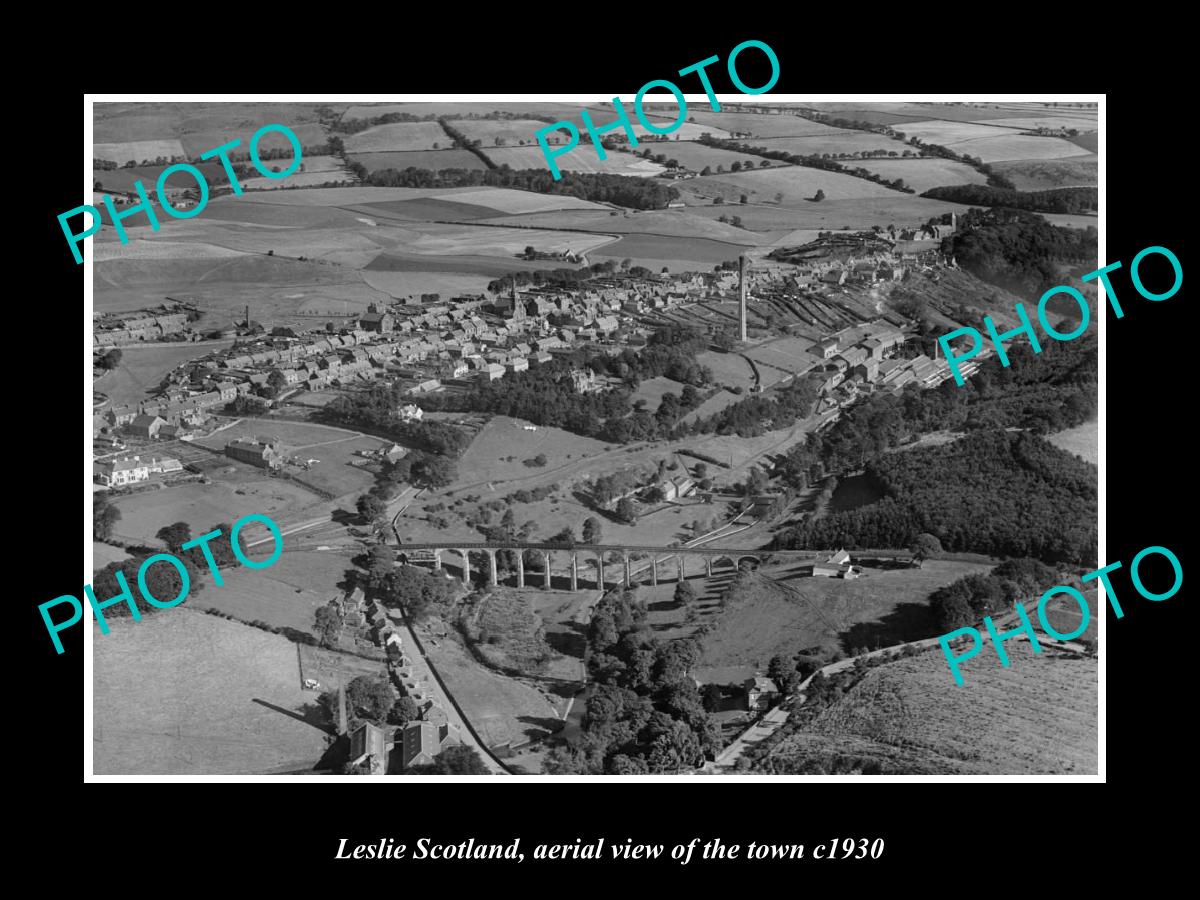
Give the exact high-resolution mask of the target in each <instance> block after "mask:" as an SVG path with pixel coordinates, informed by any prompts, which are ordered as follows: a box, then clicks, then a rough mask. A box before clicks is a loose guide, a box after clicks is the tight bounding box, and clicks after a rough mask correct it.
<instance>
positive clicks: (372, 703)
mask: <svg viewBox="0 0 1200 900" xmlns="http://www.w3.org/2000/svg"><path fill="white" fill-rule="evenodd" d="M395 702H396V701H395V698H394V697H393V696H392V687H391V685H390V684H388V680H387V677H386V676H383V675H380V676H370V675H359V676H358V677H357V678H355V679H354V680H353V681H351V682H350V683H349V684H348V685H346V703H347V704H349V706H350V708H351V709H352V710H353V711H354V714H355V715H358V716H361V717H362V718H366V719H370V720H371V721H372V722H375V723H377V724H378V723H381V722H385V721H387V717H388V713H390V712H391V711H392V704H394V703H395Z"/></svg>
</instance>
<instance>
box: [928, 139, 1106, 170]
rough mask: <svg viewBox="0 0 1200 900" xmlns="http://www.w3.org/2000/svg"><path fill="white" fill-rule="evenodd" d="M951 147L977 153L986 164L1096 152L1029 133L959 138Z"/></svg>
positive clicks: (957, 150) (973, 153)
mask: <svg viewBox="0 0 1200 900" xmlns="http://www.w3.org/2000/svg"><path fill="white" fill-rule="evenodd" d="M950 149H952V150H954V151H955V152H956V153H966V154H967V155H969V156H976V157H978V158H979V159H982V160H983V161H984V162H985V163H991V162H1003V161H1006V160H1010V159H1065V158H1069V157H1072V156H1091V155H1092V151H1090V150H1087V149H1085V148H1083V147H1080V146H1079V145H1077V144H1073V143H1071V142H1070V141H1068V140H1064V139H1063V138H1056V137H1036V136H1034V135H1028V134H1010V135H1002V136H998V137H983V138H972V139H971V140H966V141H958V142H957V143H955V144H954V145H952V146H951V148H950Z"/></svg>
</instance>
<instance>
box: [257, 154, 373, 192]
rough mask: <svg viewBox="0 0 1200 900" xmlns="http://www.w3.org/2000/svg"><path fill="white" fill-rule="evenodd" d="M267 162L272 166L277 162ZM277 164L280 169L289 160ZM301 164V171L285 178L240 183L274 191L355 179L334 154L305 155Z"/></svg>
mask: <svg viewBox="0 0 1200 900" xmlns="http://www.w3.org/2000/svg"><path fill="white" fill-rule="evenodd" d="M268 164H269V165H272V166H273V165H276V164H277V163H275V162H270V163H268ZM278 165H279V166H280V167H281V171H282V169H285V168H287V167H288V166H289V165H291V161H290V160H280V161H279V162H278ZM301 165H303V166H304V169H303V170H302V171H296V172H293V173H292V174H291V175H289V176H288V177H287V178H246V179H243V180H242V182H241V183H242V185H243V186H244V187H245V188H246V189H247V190H255V191H274V190H279V189H280V188H299V187H310V186H313V185H320V184H325V183H326V182H327V181H354V180H355V179H354V178H353V177H352V176H351V175H350V173H349V172H347V171H346V168H345V166H343V165H342V161H341V160H340V159H339V158H338V157H336V156H306V157H304V159H303V160H302V161H301Z"/></svg>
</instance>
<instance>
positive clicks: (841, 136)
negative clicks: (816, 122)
mask: <svg viewBox="0 0 1200 900" xmlns="http://www.w3.org/2000/svg"><path fill="white" fill-rule="evenodd" d="M748 143H750V144H751V145H752V146H755V147H766V148H767V149H768V150H782V151H784V152H785V153H796V154H799V155H801V156H813V155H814V154H815V155H818V156H820V155H822V154H825V153H829V154H841V153H878V152H880V151H882V152H884V153H887V152H888V151H893V152H895V153H897V154H900V153H903V152H904V151H905V150H910V149H912V148H910V147H909V146H908V145H907V144H905V143H904V142H903V141H898V140H896V139H895V138H890V137H888V136H887V135H884V134H872V133H871V132H868V131H853V130H850V129H846V130H842V129H830V130H829V131H826V132H822V133H821V134H814V135H809V136H807V137H780V138H768V139H767V140H757V139H756V140H751V141H749V142H748Z"/></svg>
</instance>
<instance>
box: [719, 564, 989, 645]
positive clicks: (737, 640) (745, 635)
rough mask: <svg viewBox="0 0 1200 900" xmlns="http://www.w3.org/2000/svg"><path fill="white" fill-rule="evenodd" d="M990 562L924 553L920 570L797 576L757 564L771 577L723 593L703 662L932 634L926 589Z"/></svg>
mask: <svg viewBox="0 0 1200 900" xmlns="http://www.w3.org/2000/svg"><path fill="white" fill-rule="evenodd" d="M989 569H990V566H988V565H984V564H978V563H962V562H952V561H949V560H929V561H927V562H926V563H925V564H924V566H922V567H921V568H920V569H892V570H883V569H874V568H868V569H866V570H865V574H864V576H863V577H862V578H859V579H856V580H853V581H843V580H841V579H837V578H810V577H801V576H799V575H798V574H797V573H796V571H795V570H796V567H795V566H787V567H782V566H771V567H769V568H767V569H765V570H760V571H762V572H763V574H768V575H771V576H772V577H773V578H776V579H779V580H780V581H781V582H782V584H783V585H784V586H782V587H781V586H780V585H779V584H778V583H774V582H770V581H766V580H763V579H755V580H753V581H751V582H750V583H749V584H748V585H747V587H746V588H745V589H744V590H742V591H740V592H739V593H738V595H737V596H736V597H735V598H734V599H731V601H730V602H729V605H728V607H727V608H726V610H725V614H724V615H723V616H722V618H721V620H720V622H719V623H718V624H717V626H716V628H714V629H713V630H712V631H711V632H710V633H709V634H707V635H706V636H705V638H704V655H703V664H704V665H713V666H728V665H743V664H750V665H754V664H758V665H765V664H766V662H767V661H768V660H769V659H770V658H771V657H772V656H774V655H775V654H777V653H783V654H785V655H790V654H794V653H798V652H799V651H801V650H803V649H806V648H808V647H817V646H820V647H823V648H826V649H828V650H839V649H840V650H842V651H843V652H849V651H850V650H851V649H853V648H855V647H867V648H868V649H872V650H873V649H875V648H876V647H887V646H891V645H893V644H897V643H901V642H903V641H911V640H917V639H919V638H926V637H933V636H935V635H936V634H937V633H938V630H937V623H936V621H935V620H934V619H933V616H932V615H931V614H930V613H929V594H930V593H932V592H933V591H934V590H936V589H937V588H939V587H942V586H943V585H946V584H949V583H950V582H952V581H954V580H956V579H958V578H961V577H963V576H964V575H970V574H972V573H975V572H986V571H988V570H989Z"/></svg>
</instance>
